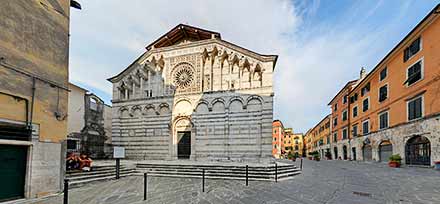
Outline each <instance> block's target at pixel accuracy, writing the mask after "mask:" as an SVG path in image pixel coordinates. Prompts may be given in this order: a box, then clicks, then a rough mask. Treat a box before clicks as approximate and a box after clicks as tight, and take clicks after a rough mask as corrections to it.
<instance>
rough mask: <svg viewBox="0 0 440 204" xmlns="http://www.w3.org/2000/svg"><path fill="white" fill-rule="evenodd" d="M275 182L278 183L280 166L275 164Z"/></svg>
mask: <svg viewBox="0 0 440 204" xmlns="http://www.w3.org/2000/svg"><path fill="white" fill-rule="evenodd" d="M275 182H278V164H277V163H275Z"/></svg>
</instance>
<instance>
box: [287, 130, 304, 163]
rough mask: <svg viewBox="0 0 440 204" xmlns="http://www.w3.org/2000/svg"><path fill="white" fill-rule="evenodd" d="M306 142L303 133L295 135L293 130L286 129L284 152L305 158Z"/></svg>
mask: <svg viewBox="0 0 440 204" xmlns="http://www.w3.org/2000/svg"><path fill="white" fill-rule="evenodd" d="M303 151H304V141H303V134H302V133H294V132H293V129H292V128H286V129H284V152H285V153H286V154H288V153H289V152H292V153H293V154H294V155H298V156H300V157H302V156H303Z"/></svg>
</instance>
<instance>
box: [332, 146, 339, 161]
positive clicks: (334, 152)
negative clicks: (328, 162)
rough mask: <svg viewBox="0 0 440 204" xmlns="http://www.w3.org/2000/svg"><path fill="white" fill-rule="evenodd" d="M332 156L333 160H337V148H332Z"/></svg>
mask: <svg viewBox="0 0 440 204" xmlns="http://www.w3.org/2000/svg"><path fill="white" fill-rule="evenodd" d="M333 156H334V157H333V158H334V159H338V148H337V147H334V148H333Z"/></svg>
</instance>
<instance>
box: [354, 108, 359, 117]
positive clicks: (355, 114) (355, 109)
mask: <svg viewBox="0 0 440 204" xmlns="http://www.w3.org/2000/svg"><path fill="white" fill-rule="evenodd" d="M357 115H358V107H357V106H355V107H353V118H355V117H356V116H357Z"/></svg>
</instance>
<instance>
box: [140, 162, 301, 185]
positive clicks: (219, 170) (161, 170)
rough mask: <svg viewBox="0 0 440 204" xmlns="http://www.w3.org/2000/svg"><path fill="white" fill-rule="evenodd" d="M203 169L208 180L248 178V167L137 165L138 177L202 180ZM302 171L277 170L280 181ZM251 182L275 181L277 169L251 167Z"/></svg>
mask: <svg viewBox="0 0 440 204" xmlns="http://www.w3.org/2000/svg"><path fill="white" fill-rule="evenodd" d="M202 169H205V178H207V179H236V180H243V179H245V178H246V167H244V166H221V165H161V164H137V172H138V173H136V174H137V175H139V174H142V173H143V172H148V175H150V176H164V177H180V178H201V177H202ZM300 173H301V171H300V170H299V169H298V168H297V167H295V166H294V165H286V166H284V165H283V166H279V167H278V168H277V176H278V179H288V178H291V177H293V176H295V175H297V174H300ZM248 178H249V180H266V181H273V180H274V179H275V167H274V166H271V167H249V168H248Z"/></svg>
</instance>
